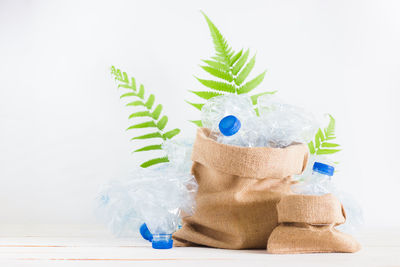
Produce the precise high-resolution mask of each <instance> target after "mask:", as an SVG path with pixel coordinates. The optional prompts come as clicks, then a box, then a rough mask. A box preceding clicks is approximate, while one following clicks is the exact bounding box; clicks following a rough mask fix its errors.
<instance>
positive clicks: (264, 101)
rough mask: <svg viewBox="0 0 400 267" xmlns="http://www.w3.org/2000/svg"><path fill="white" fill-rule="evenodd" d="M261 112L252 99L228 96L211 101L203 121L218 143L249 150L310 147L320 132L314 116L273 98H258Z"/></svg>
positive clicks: (204, 111)
mask: <svg viewBox="0 0 400 267" xmlns="http://www.w3.org/2000/svg"><path fill="white" fill-rule="evenodd" d="M258 110H259V113H260V116H257V114H256V111H255V110H254V108H253V104H252V101H251V98H250V97H248V96H245V95H224V96H218V97H214V98H212V99H210V100H209V101H208V102H207V103H206V104H205V105H204V106H203V108H202V110H201V112H202V117H201V118H202V123H203V126H204V127H206V128H209V129H210V130H211V132H210V137H211V138H213V139H214V140H216V141H217V142H220V143H223V144H230V145H237V146H247V147H275V148H277V147H280V148H282V147H286V146H288V145H290V144H292V143H296V142H298V143H307V142H308V141H310V140H311V139H312V138H313V137H314V134H315V132H316V131H317V129H318V123H317V122H316V119H315V118H314V116H313V115H312V114H310V113H308V112H306V111H305V110H303V109H301V108H299V107H295V106H292V105H289V104H283V103H281V102H280V101H278V100H277V99H276V97H275V96H272V95H264V96H260V97H259V98H258Z"/></svg>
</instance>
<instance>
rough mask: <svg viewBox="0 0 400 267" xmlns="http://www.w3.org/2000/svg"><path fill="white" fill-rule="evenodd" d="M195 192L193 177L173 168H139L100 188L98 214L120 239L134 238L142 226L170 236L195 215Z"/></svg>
mask: <svg viewBox="0 0 400 267" xmlns="http://www.w3.org/2000/svg"><path fill="white" fill-rule="evenodd" d="M196 192H197V183H196V181H195V179H194V177H193V176H192V175H190V174H189V173H186V172H182V171H180V170H177V169H176V168H175V167H174V166H173V165H172V164H169V163H166V164H163V165H161V166H160V167H156V168H152V169H142V168H138V169H137V170H135V171H134V172H133V174H131V175H130V176H129V177H126V178H125V179H122V180H119V181H113V182H111V183H109V184H108V185H106V186H105V187H104V188H103V190H102V191H101V192H100V194H99V201H98V203H99V208H98V213H100V214H101V215H102V216H101V217H102V219H103V221H104V222H105V223H106V224H107V225H108V227H109V228H110V229H111V231H112V232H113V233H114V234H115V235H117V236H120V237H128V236H136V235H137V233H138V231H139V228H140V225H141V224H143V223H144V222H145V223H146V224H147V226H148V228H149V230H150V231H151V232H152V233H153V234H157V233H167V234H172V233H173V232H174V231H175V230H176V229H177V228H178V225H179V223H180V220H181V218H182V217H184V216H187V215H191V214H192V213H193V212H194V207H195V200H194V197H195V194H196Z"/></svg>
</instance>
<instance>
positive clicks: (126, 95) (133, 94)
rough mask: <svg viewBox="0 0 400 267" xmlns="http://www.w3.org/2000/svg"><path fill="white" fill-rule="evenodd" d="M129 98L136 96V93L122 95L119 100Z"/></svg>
mask: <svg viewBox="0 0 400 267" xmlns="http://www.w3.org/2000/svg"><path fill="white" fill-rule="evenodd" d="M128 96H136V94H135V93H126V94H122V95H121V96H120V97H119V98H124V97H128Z"/></svg>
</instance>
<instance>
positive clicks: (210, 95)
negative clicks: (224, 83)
mask: <svg viewBox="0 0 400 267" xmlns="http://www.w3.org/2000/svg"><path fill="white" fill-rule="evenodd" d="M190 92H192V93H193V94H195V95H197V96H198V97H201V98H203V99H206V100H208V99H211V98H213V97H216V96H221V95H223V94H220V93H217V92H208V91H190Z"/></svg>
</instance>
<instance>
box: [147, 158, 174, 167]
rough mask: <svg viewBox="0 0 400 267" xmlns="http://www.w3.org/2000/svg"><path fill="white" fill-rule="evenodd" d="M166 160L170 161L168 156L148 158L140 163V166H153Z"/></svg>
mask: <svg viewBox="0 0 400 267" xmlns="http://www.w3.org/2000/svg"><path fill="white" fill-rule="evenodd" d="M164 162H169V160H168V157H162V158H155V159H151V160H148V161H146V162H143V163H142V164H141V165H140V167H142V168H147V167H150V166H153V165H155V164H159V163H164Z"/></svg>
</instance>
